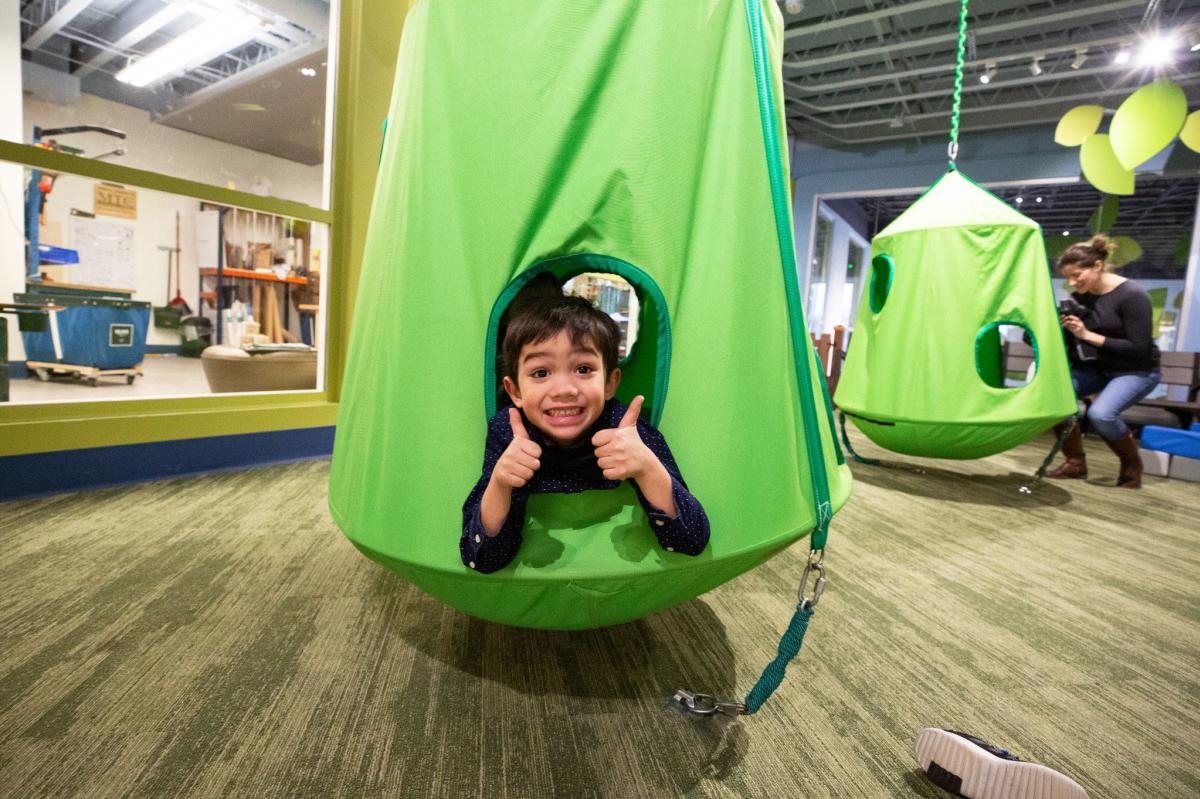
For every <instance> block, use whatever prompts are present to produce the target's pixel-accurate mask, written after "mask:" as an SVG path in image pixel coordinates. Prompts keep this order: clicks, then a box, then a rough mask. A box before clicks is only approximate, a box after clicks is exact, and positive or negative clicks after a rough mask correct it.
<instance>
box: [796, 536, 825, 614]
mask: <svg viewBox="0 0 1200 799" xmlns="http://www.w3.org/2000/svg"><path fill="white" fill-rule="evenodd" d="M813 569H816V570H817V581H816V582H815V583H813V595H812V596H811V597H806V596H805V595H804V590H805V589H806V588H807V587H808V575H809V574H810V573H811V572H812V570H813ZM824 591H825V550H823V549H814V550H812V551H810V552H809V553H808V564H807V565H805V567H804V574H802V575H800V589H799V590H798V591H797V592H796V599H797V601H798V602H799V603H800V607H802V608H815V607H816V606H817V602H818V601H819V600H820V599H821V594H822V593H824Z"/></svg>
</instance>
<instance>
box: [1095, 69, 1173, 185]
mask: <svg viewBox="0 0 1200 799" xmlns="http://www.w3.org/2000/svg"><path fill="white" fill-rule="evenodd" d="M1186 118H1187V96H1186V95H1185V94H1184V93H1183V89H1181V88H1180V87H1179V85H1178V84H1177V83H1175V82H1174V81H1172V80H1170V79H1168V78H1162V79H1160V80H1156V81H1154V82H1153V83H1148V84H1146V85H1145V86H1143V87H1142V88H1140V89H1138V90H1137V91H1136V92H1134V93H1133V94H1131V95H1129V97H1127V98H1125V102H1123V103H1121V105H1120V107H1119V108H1117V112H1116V113H1115V114H1114V115H1113V119H1112V123H1111V124H1110V125H1109V126H1108V135H1109V138H1110V139H1111V142H1112V150H1113V153H1114V154H1115V155H1116V157H1117V160H1118V161H1119V162H1120V163H1121V165H1122V166H1123V167H1125V168H1126V169H1129V170H1133V169H1136V168H1137V167H1138V166H1140V165H1141V164H1143V163H1145V162H1146V161H1147V160H1149V159H1150V158H1152V157H1154V156H1155V155H1157V154H1158V153H1159V152H1160V151H1161V150H1162V149H1163V148H1164V147H1166V146H1167V145H1168V144H1170V143H1171V141H1172V140H1173V139H1174V138H1175V137H1176V136H1178V135H1179V131H1181V130H1183V123H1184V120H1185V119H1186Z"/></svg>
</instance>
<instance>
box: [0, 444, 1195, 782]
mask: <svg viewBox="0 0 1200 799" xmlns="http://www.w3.org/2000/svg"><path fill="white" fill-rule="evenodd" d="M855 440H856V442H857V443H859V444H860V446H861V449H862V451H863V452H864V453H865V454H879V453H878V451H877V450H874V449H873V448H871V447H870V446H869V445H867V443H866V442H865V441H864V440H863V439H862V438H861V436H859V437H857V438H856V439H855ZM1047 445H1048V440H1046V439H1043V440H1042V441H1041V442H1038V443H1037V445H1027V446H1024V447H1021V448H1019V449H1017V450H1014V451H1013V452H1010V453H1006V454H1004V455H999V456H995V457H992V458H988V459H986V460H982V461H973V462H967V463H948V462H937V463H935V462H924V463H922V464H919V465H916V464H915V462H910V463H909V465H907V466H901V467H899V468H895V467H894V468H884V467H878V466H867V465H855V467H854V471H855V475H856V478H857V482H856V485H855V492H854V496H853V497H852V498H851V501H850V503H849V504H848V505H847V506H846V508H845V509H844V510H843V511H842V512H841V513H840V514H838V516H837V518H836V519H835V521H834V524H833V527H832V531H831V534H830V547H829V553H828V556H827V564H828V566H829V569H830V572H829V585H828V589H827V591H826V593H825V596H824V598H823V599H822V602H821V604H820V606H819V608H818V611H817V614H816V616H815V618H814V619H813V622H812V626H811V627H810V629H809V635H808V640H807V641H806V644H805V647H804V650H803V651H802V652H801V654H800V657H799V659H798V660H797V661H796V663H795V664H794V665H793V667H792V669H790V670H789V678H788V680H787V681H786V682H785V683H784V685H783V686H782V688H781V689H780V690H779V692H778V693H777V694H776V695H775V697H774V698H773V699H772V700H771V701H770V702H768V704H767V705H766V706H765V707H764V708H763V710H762V711H760V712H759V713H758V714H757V715H755V716H753V717H747V718H742V719H740V720H737V721H727V720H711V719H697V718H689V717H685V716H682V715H680V714H678V713H676V712H673V711H672V710H671V709H669V708H668V706H667V698H668V697H669V696H670V694H671V693H672V692H673V691H674V690H675V689H676V688H679V687H682V686H690V687H692V688H695V689H700V690H705V691H708V692H710V693H719V694H725V695H731V696H732V695H737V696H744V694H745V692H746V691H747V690H748V689H749V688H750V687H751V686H752V685H753V683H754V681H755V679H756V678H757V676H758V673H759V671H760V670H761V669H762V667H763V666H764V665H765V664H766V663H767V661H768V660H769V659H770V658H771V656H772V655H773V654H774V648H775V646H776V643H777V640H778V635H779V633H780V632H781V631H782V629H783V627H784V625H785V624H786V623H787V621H788V619H789V618H790V615H791V612H792V607H793V598H794V595H795V587H796V586H795V582H796V579H797V577H798V574H799V571H800V569H801V566H802V563H803V556H804V554H805V553H806V551H807V547H806V545H805V544H799V545H797V546H796V547H794V548H793V549H792V550H790V551H788V552H786V553H784V554H782V555H781V556H779V557H777V558H775V559H774V560H773V561H771V562H770V563H768V564H766V565H765V566H763V567H760V568H759V569H757V570H755V571H753V572H752V573H750V574H746V575H744V576H742V577H740V578H739V579H737V580H734V581H733V582H731V583H729V584H727V585H725V586H723V587H721V588H720V589H718V590H716V591H713V592H711V593H709V594H706V595H705V596H703V597H701V598H700V599H698V600H696V601H693V602H690V603H688V604H686V605H683V606H681V607H678V608H675V609H673V610H669V611H666V612H663V613H659V614H656V615H654V616H652V617H650V618H648V619H645V620H643V621H639V622H635V623H632V624H627V625H623V626H621V627H616V628H610V629H605V630H599V631H593V632H584V633H550V632H536V631H527V630H518V629H512V628H505V627H500V626H496V625H492V624H488V623H484V622H481V621H477V620H474V619H471V618H468V617H465V616H463V615H461V614H459V613H458V612H456V611H452V610H449V609H447V608H445V607H443V606H441V605H439V604H438V603H436V602H435V601H433V600H432V599H430V598H428V597H427V596H425V595H423V594H421V593H420V592H418V591H417V590H416V589H413V588H411V587H409V586H407V585H405V584H403V583H401V582H400V581H399V580H397V579H396V578H394V577H393V576H392V575H391V574H389V573H388V572H386V571H384V570H383V569H381V568H380V567H378V566H376V565H375V564H373V563H371V562H369V561H367V560H366V559H364V558H363V557H361V556H360V555H359V554H358V553H357V552H356V551H355V550H354V549H353V547H351V545H350V544H349V543H348V542H347V541H346V540H345V539H344V538H343V537H342V536H341V535H340V533H339V532H338V531H337V529H336V528H335V527H334V525H333V523H332V522H331V521H330V519H329V517H328V514H327V512H326V510H325V484H326V480H327V476H328V463H326V462H310V463H301V464H295V465H290V466H280V467H272V468H263V469H255V470H250V471H246V472H240V473H230V474H221V475H212V476H204V477H196V478H187V479H180V480H174V481H167V482H161V483H155V484H147V485H139V486H132V487H127V488H120V489H111V490H103V491H94V492H86V493H80V494H73V495H68V496H60V497H50V498H45V499H37V500H28V501H18V502H10V503H7V504H4V505H0V552H2V553H3V554H2V555H0V587H2V590H0V797H60V796H61V797H67V796H88V797H93V796H94V797H151V796H153V797H235V796H237V797H241V796H244V797H366V796H389V797H391V796H412V797H427V796H435V797H455V798H457V797H471V796H486V797H514V798H515V797H548V796H562V797H670V796H697V797H699V796H706V797H707V796H712V797H891V796H900V797H942V796H945V794H943V793H941V792H940V791H939V790H938V789H936V788H934V787H932V786H931V785H930V784H929V783H928V782H927V781H926V780H925V778H924V776H923V775H922V774H921V773H920V772H918V771H916V770H915V763H914V762H913V758H912V753H911V748H912V742H913V739H914V737H915V735H916V733H917V731H918V730H920V729H921V728H923V727H926V726H951V727H954V728H957V729H964V730H968V731H973V732H975V733H977V734H979V735H982V736H984V737H988V738H991V739H994V740H996V741H998V742H1001V743H1003V744H1005V745H1007V746H1008V747H1010V748H1011V749H1012V750H1013V751H1014V752H1016V753H1018V754H1020V755H1023V756H1025V757H1027V758H1030V759H1033V760H1037V761H1039V762H1042V763H1045V764H1047V765H1049V766H1051V767H1054V768H1057V769H1060V770H1062V771H1065V772H1067V773H1069V774H1071V775H1072V776H1074V777H1075V779H1077V780H1078V781H1079V782H1080V783H1081V784H1082V785H1084V787H1086V788H1087V789H1088V790H1089V791H1090V794H1091V796H1092V797H1093V799H1096V798H1098V797H1114V798H1116V799H1125V798H1126V797H1155V799H1164V798H1169V797H1196V796H1200V580H1198V576H1200V509H1198V505H1200V486H1197V485H1196V484H1189V483H1183V482H1177V481H1168V480H1165V479H1158V478H1148V479H1147V486H1146V488H1145V489H1144V490H1142V491H1140V492H1131V491H1124V490H1122V491H1117V490H1115V489H1113V488H1111V487H1110V486H1111V485H1112V482H1113V479H1114V477H1115V471H1116V470H1115V461H1114V460H1113V458H1112V456H1111V455H1110V454H1109V453H1108V452H1107V451H1100V452H1098V451H1097V450H1101V447H1100V446H1099V445H1098V444H1097V443H1095V442H1089V449H1090V450H1091V451H1092V452H1093V458H1092V471H1093V478H1092V480H1091V481H1089V482H1079V481H1075V482H1071V483H1069V484H1065V485H1064V484H1059V483H1054V484H1044V485H1043V486H1042V487H1041V488H1039V489H1038V491H1037V492H1036V494H1035V495H1034V496H1033V497H1025V496H1022V495H1020V494H1019V493H1018V492H1017V491H1016V486H1017V485H1018V483H1019V480H1020V478H1019V476H1017V475H1015V474H1014V472H1016V471H1018V470H1019V471H1024V472H1026V473H1028V472H1030V471H1032V470H1033V468H1035V467H1036V465H1037V463H1038V462H1039V461H1040V459H1041V456H1042V454H1043V453H1044V452H1045V447H1046V446H1047ZM889 457H891V460H892V463H893V464H896V463H899V462H900V461H899V459H897V458H896V457H895V456H889ZM446 534H447V546H454V539H455V537H456V532H455V531H454V530H448V531H447V532H446ZM714 534H715V535H720V531H719V530H718V531H714Z"/></svg>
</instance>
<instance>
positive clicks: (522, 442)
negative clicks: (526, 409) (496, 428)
mask: <svg viewBox="0 0 1200 799" xmlns="http://www.w3.org/2000/svg"><path fill="white" fill-rule="evenodd" d="M508 422H509V424H510V425H512V431H513V437H512V441H510V442H509V443H508V446H507V447H506V448H505V450H504V452H503V453H501V455H500V459H499V460H497V461H496V466H495V467H494V468H493V469H492V479H491V482H492V483H494V484H496V485H497V486H499V487H500V488H503V489H505V490H507V491H510V492H511V491H512V490H513V489H514V488H521V487H522V486H524V485H525V484H526V483H528V482H529V481H530V480H532V479H533V473H534V472H536V471H537V470H538V469H540V468H541V466H542V461H541V457H542V448H541V447H539V446H538V445H537V443H536V442H534V441H533V440H531V439H530V438H529V433H528V432H527V431H526V430H525V424H524V422H522V421H521V412H520V411H518V410H517V409H516V408H509V409H508Z"/></svg>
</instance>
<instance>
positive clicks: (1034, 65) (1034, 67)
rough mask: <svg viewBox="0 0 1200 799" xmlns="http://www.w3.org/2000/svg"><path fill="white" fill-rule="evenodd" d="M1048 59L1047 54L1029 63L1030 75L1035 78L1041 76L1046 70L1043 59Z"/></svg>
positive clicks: (1038, 56)
mask: <svg viewBox="0 0 1200 799" xmlns="http://www.w3.org/2000/svg"><path fill="white" fill-rule="evenodd" d="M1045 57H1046V54H1045V53H1041V54H1039V55H1035V56H1034V57H1033V60H1032V61H1030V62H1029V74H1030V75H1032V76H1034V77H1035V78H1036V77H1037V76H1038V75H1041V74H1042V73H1043V72H1044V71H1045V70H1043V69H1042V59H1043V58H1045Z"/></svg>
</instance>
